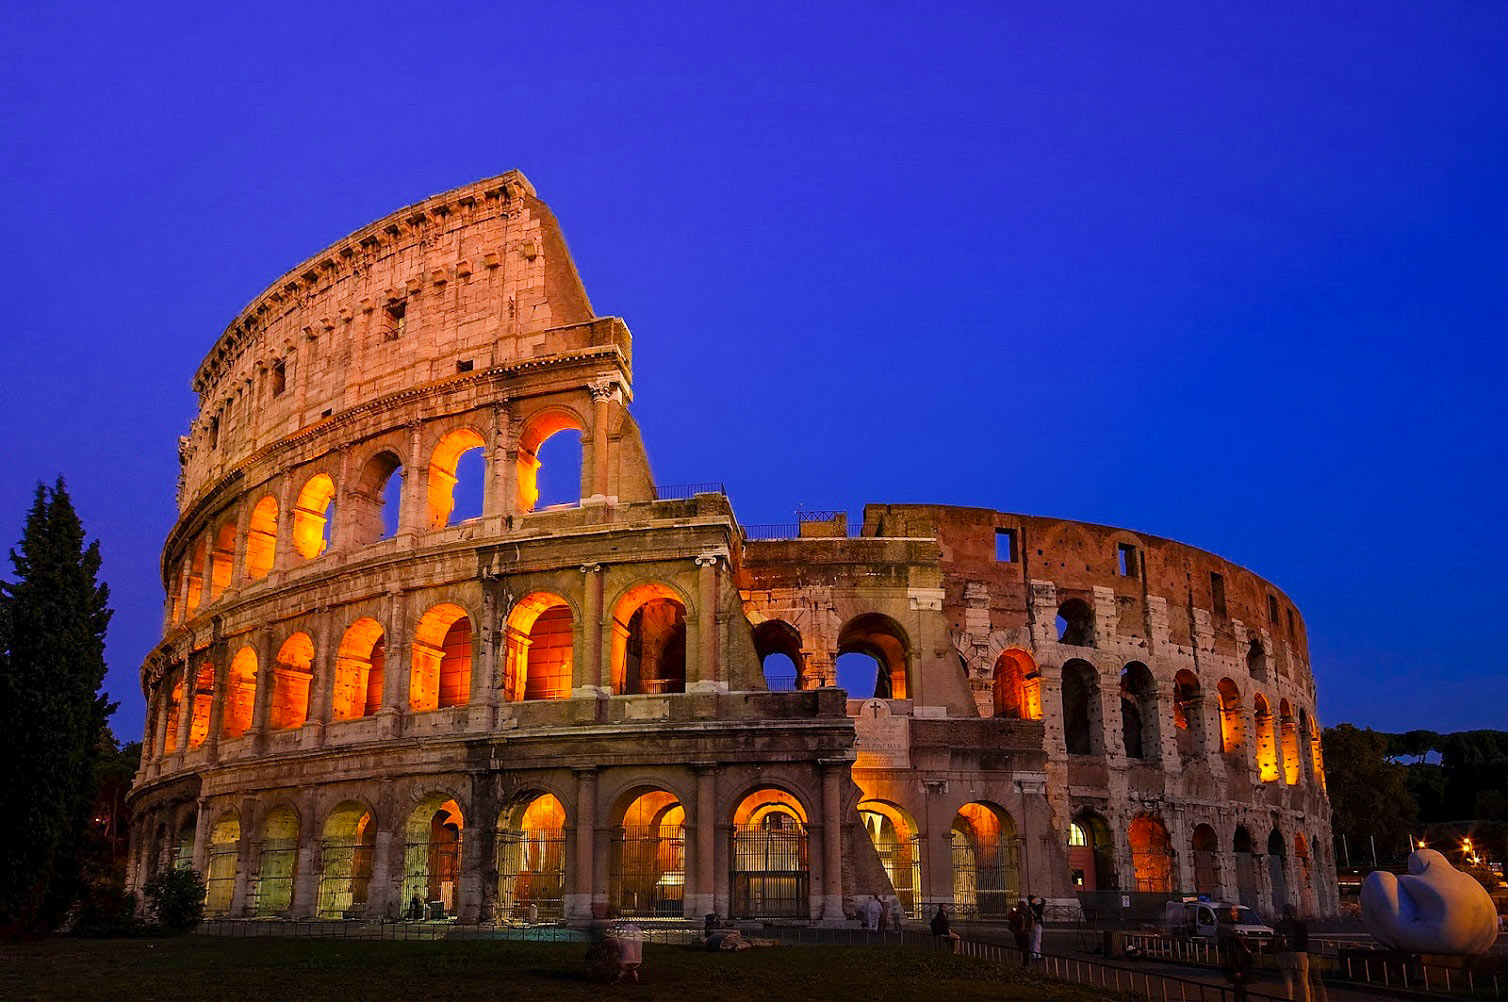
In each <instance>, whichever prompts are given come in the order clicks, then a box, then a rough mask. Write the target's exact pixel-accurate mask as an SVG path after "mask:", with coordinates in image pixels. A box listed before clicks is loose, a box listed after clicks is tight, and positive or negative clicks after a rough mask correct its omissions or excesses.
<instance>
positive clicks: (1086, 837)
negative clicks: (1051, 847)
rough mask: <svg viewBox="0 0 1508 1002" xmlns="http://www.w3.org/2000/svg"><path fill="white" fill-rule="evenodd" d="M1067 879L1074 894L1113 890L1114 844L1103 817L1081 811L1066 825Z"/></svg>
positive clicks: (1115, 882) (1114, 881)
mask: <svg viewBox="0 0 1508 1002" xmlns="http://www.w3.org/2000/svg"><path fill="white" fill-rule="evenodd" d="M1068 876H1069V883H1071V884H1072V885H1073V888H1074V890H1076V891H1104V890H1113V889H1114V888H1115V887H1116V886H1117V881H1116V875H1115V841H1114V838H1113V836H1112V835H1111V833H1110V825H1109V823H1108V822H1107V821H1106V820H1105V818H1104V816H1103V815H1101V814H1099V813H1097V812H1095V811H1092V810H1088V809H1085V810H1081V811H1079V812H1078V813H1077V814H1075V815H1074V817H1073V820H1072V821H1071V822H1069V825H1068Z"/></svg>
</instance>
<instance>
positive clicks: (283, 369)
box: [272, 358, 288, 397]
mask: <svg viewBox="0 0 1508 1002" xmlns="http://www.w3.org/2000/svg"><path fill="white" fill-rule="evenodd" d="M287 388H288V363H287V362H285V361H283V360H282V359H281V358H279V359H276V360H275V361H274V362H273V363H272V395H273V396H275V397H280V396H282V395H283V391H284V390H286V389H287Z"/></svg>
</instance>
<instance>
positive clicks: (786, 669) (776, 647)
mask: <svg viewBox="0 0 1508 1002" xmlns="http://www.w3.org/2000/svg"><path fill="white" fill-rule="evenodd" d="M754 653H755V655H756V656H757V657H758V658H759V665H760V667H761V668H762V669H763V671H764V684H765V688H766V689H768V690H770V691H771V692H791V691H793V690H796V689H799V688H801V687H802V683H803V682H804V681H805V679H806V658H805V656H804V655H803V654H802V653H801V632H800V631H799V630H797V629H796V628H795V627H794V626H792V625H791V624H790V623H787V622H786V621H785V620H783V619H767V620H765V621H764V622H762V623H760V624H759V625H758V626H756V627H754Z"/></svg>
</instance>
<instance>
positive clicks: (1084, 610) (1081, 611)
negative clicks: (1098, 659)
mask: <svg viewBox="0 0 1508 1002" xmlns="http://www.w3.org/2000/svg"><path fill="white" fill-rule="evenodd" d="M1057 626H1058V643H1060V644H1067V645H1069V646H1070V647H1093V646H1094V639H1095V637H1094V609H1092V608H1090V605H1089V603H1088V602H1085V601H1084V600H1083V599H1081V598H1071V599H1068V600H1067V601H1066V602H1064V603H1063V604H1062V605H1060V606H1058V617H1057Z"/></svg>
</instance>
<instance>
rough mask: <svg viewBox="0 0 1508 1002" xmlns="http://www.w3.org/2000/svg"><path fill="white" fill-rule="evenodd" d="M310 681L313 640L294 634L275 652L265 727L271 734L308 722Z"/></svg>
mask: <svg viewBox="0 0 1508 1002" xmlns="http://www.w3.org/2000/svg"><path fill="white" fill-rule="evenodd" d="M313 680H314V641H313V640H310V639H309V634H307V633H295V634H294V635H293V636H291V637H289V638H288V639H287V640H285V641H283V646H282V647H281V648H279V649H278V656H277V662H276V663H275V664H274V665H273V666H272V705H271V706H270V707H268V713H267V726H268V727H270V728H271V729H272V730H274V731H283V730H288V729H290V728H294V727H302V726H303V725H304V721H306V720H308V719H309V684H310V683H311V682H312V681H313Z"/></svg>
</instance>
